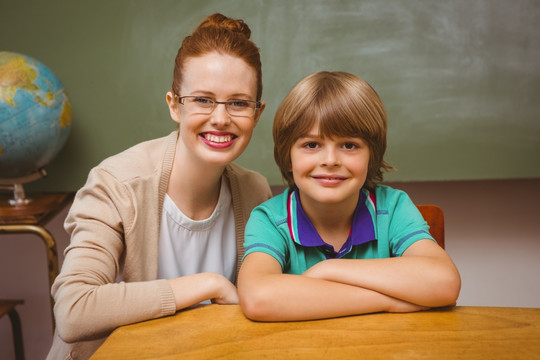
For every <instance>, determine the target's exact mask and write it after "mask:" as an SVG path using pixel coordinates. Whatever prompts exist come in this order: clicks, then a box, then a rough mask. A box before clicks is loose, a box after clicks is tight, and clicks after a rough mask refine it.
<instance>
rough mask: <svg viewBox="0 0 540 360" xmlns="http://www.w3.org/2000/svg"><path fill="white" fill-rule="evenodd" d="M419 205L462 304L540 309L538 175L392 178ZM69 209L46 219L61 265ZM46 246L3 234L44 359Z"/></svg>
mask: <svg viewBox="0 0 540 360" xmlns="http://www.w3.org/2000/svg"><path fill="white" fill-rule="evenodd" d="M391 185H393V186H395V187H398V188H401V189H403V190H405V191H407V192H408V193H409V194H410V195H411V197H412V199H413V201H415V202H416V203H418V204H429V203H432V204H436V205H439V206H440V207H441V208H442V209H443V210H444V212H445V226H446V250H447V251H448V253H449V254H450V256H451V257H452V258H453V259H454V262H455V263H456V265H457V266H458V268H459V270H460V272H461V276H462V290H461V295H460V298H459V300H458V305H467V306H469V305H475V306H517V307H540V281H539V280H538V274H540V179H534V180H500V181H456V182H426V183H393V184H391ZM66 214H67V209H65V210H64V211H62V212H61V213H60V214H59V215H57V216H56V217H55V218H54V219H52V220H51V222H50V223H49V224H48V226H47V228H48V229H49V231H51V233H52V234H53V236H54V237H55V238H56V240H57V244H58V251H59V256H60V259H59V261H60V264H61V262H62V259H63V257H62V251H63V249H65V247H66V246H67V244H68V241H69V239H68V237H67V235H66V234H65V233H64V230H63V228H62V223H63V220H64V218H65V216H66ZM46 266H47V263H46V255H45V247H44V246H43V244H42V241H41V239H40V238H38V237H37V236H33V235H0V298H19V299H24V300H25V304H24V305H22V306H19V307H18V312H19V315H20V317H21V322H22V327H23V337H24V345H25V355H26V358H27V359H29V360H33V359H36V360H37V359H40V360H41V359H44V358H45V356H46V354H47V352H48V349H49V347H50V344H51V341H52V322H51V317H50V308H49V291H48V283H47V270H46V269H47V268H46ZM12 358H14V355H13V346H12V341H11V327H10V323H9V318H8V317H7V316H5V317H3V318H2V319H0V359H5V360H8V359H12Z"/></svg>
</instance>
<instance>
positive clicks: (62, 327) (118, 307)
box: [52, 168, 176, 342]
mask: <svg viewBox="0 0 540 360" xmlns="http://www.w3.org/2000/svg"><path fill="white" fill-rule="evenodd" d="M138 206H141V205H140V204H137V202H136V201H135V197H134V196H133V194H132V192H131V191H130V189H129V188H128V187H126V186H125V185H124V184H122V183H120V182H118V181H115V179H114V178H113V177H112V175H110V174H109V173H108V172H106V171H104V170H103V169H99V168H97V169H94V170H92V171H91V172H90V175H89V177H88V181H87V183H86V185H85V186H84V187H83V188H82V189H81V190H80V191H79V192H78V193H77V195H76V198H75V200H74V203H73V205H72V207H71V209H70V212H69V214H68V217H67V219H66V222H65V228H66V230H67V232H68V233H69V234H70V235H71V243H70V245H69V246H68V248H67V249H66V251H65V259H64V263H63V266H62V271H61V273H60V275H59V276H58V277H57V279H56V281H55V283H54V285H53V287H52V295H53V297H54V299H55V307H54V313H55V318H56V325H57V330H58V333H59V335H60V337H61V338H62V340H64V341H66V342H75V341H81V340H87V339H92V338H96V337H101V336H105V335H107V334H108V333H109V332H111V331H112V330H114V329H115V328H117V327H119V326H122V325H127V324H132V323H135V322H139V321H144V320H149V319H153V318H159V317H163V316H166V315H171V314H174V312H175V311H176V307H175V302H174V294H173V292H172V289H171V288H170V286H169V284H168V282H167V281H166V280H150V281H134V282H123V281H117V279H118V278H119V276H120V274H121V272H122V270H123V269H122V266H123V259H125V256H126V252H128V251H129V249H128V248H126V246H125V236H124V234H125V233H126V232H128V231H129V227H130V226H132V224H133V222H134V221H135V220H136V216H137V211H138ZM137 240H138V241H145V240H146V239H143V238H141V239H137ZM130 246H133V245H130ZM140 261H141V262H142V261H145V259H140Z"/></svg>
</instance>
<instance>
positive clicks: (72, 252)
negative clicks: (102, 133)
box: [48, 131, 271, 360]
mask: <svg viewBox="0 0 540 360" xmlns="http://www.w3.org/2000/svg"><path fill="white" fill-rule="evenodd" d="M177 139H178V132H177V131H174V132H173V133H171V134H170V135H169V136H167V137H164V138H160V139H155V140H151V141H147V142H144V143H141V144H138V145H136V146H134V147H132V148H130V149H128V150H126V151H124V152H122V153H120V154H118V155H115V156H113V157H110V158H108V159H106V160H104V161H103V162H102V163H101V164H100V165H98V166H97V167H96V168H94V169H92V170H91V172H90V174H89V176H88V180H87V182H86V184H85V185H84V187H83V188H82V189H80V190H79V191H78V192H77V195H76V197H75V200H74V202H73V206H72V207H71V209H70V211H69V214H68V216H67V219H66V222H65V228H66V230H67V232H68V233H69V234H71V243H70V245H69V246H68V247H67V249H66V251H65V259H64V263H63V266H62V270H61V272H60V275H59V276H58V277H57V278H56V281H55V282H54V285H53V287H52V295H53V297H54V299H55V302H56V304H55V307H54V314H55V318H56V332H55V334H54V339H53V345H52V348H51V350H50V352H49V355H48V359H55V360H56V359H87V358H89V357H90V356H91V355H92V354H93V353H94V352H95V350H96V349H97V348H98V347H99V345H100V344H101V343H102V342H103V341H104V340H105V339H106V337H107V336H108V335H109V334H110V332H111V331H112V330H114V329H115V328H117V327H119V326H121V325H126V324H132V323H135V322H139V321H144V320H149V319H154V318H159V317H163V316H167V315H172V314H174V313H175V311H176V307H175V301H174V295H173V292H172V289H171V288H170V286H169V285H168V282H167V281H166V280H163V279H161V280H158V279H157V271H158V239H159V225H160V223H161V211H162V207H163V199H164V197H165V192H166V189H167V184H168V181H169V176H170V173H171V169H172V163H173V159H174V151H175V146H176V141H177ZM224 175H225V177H226V178H227V179H228V182H229V185H230V189H231V194H232V202H233V209H234V217H235V226H236V238H237V253H238V261H237V267H238V265H239V264H240V259H241V258H242V255H243V252H244V250H243V241H244V227H245V224H246V222H247V220H248V218H249V215H250V213H251V210H252V209H253V208H254V207H255V206H257V205H258V204H260V203H261V202H263V201H265V200H267V199H268V198H270V196H271V191H270V187H269V186H268V182H267V181H266V179H265V178H264V177H263V176H262V175H260V174H258V173H255V172H252V171H249V170H246V169H243V168H241V167H240V166H237V165H234V164H231V165H228V166H227V168H226V170H225V173H224Z"/></svg>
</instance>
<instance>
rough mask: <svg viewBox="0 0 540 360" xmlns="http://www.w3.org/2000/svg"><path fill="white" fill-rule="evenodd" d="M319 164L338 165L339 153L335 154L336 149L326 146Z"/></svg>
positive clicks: (339, 162) (339, 163)
mask: <svg viewBox="0 0 540 360" xmlns="http://www.w3.org/2000/svg"><path fill="white" fill-rule="evenodd" d="M321 165H322V166H340V165H341V161H340V160H339V155H338V154H337V151H336V150H335V149H332V148H327V149H326V150H325V151H324V152H323V158H322V162H321Z"/></svg>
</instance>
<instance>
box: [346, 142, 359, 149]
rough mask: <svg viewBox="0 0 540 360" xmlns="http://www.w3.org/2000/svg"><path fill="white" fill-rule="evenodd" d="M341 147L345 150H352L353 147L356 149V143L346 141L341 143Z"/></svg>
mask: <svg viewBox="0 0 540 360" xmlns="http://www.w3.org/2000/svg"><path fill="white" fill-rule="evenodd" d="M343 147H344V148H345V149H347V150H353V149H356V148H357V147H358V145H356V144H355V143H352V142H347V143H345V144H343Z"/></svg>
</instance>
